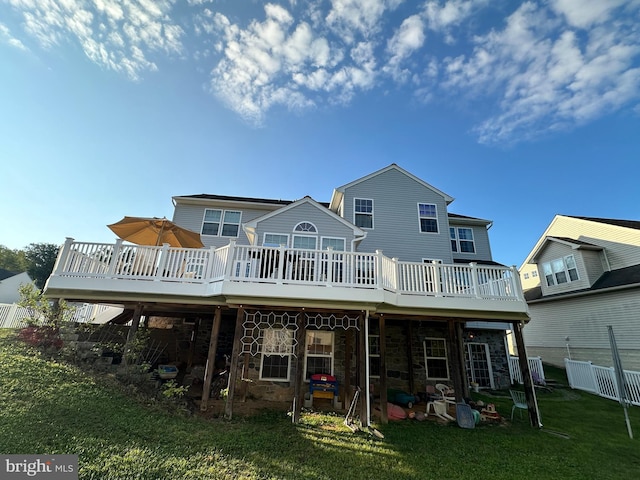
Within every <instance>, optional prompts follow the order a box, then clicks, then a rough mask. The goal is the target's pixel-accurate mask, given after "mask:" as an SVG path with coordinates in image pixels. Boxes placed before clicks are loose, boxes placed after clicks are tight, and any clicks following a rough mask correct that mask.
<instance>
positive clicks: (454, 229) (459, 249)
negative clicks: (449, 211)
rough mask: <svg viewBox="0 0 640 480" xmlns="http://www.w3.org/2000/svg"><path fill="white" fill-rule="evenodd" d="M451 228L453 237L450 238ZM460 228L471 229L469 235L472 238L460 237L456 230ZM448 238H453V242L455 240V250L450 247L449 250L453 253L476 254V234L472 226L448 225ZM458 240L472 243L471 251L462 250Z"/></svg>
mask: <svg viewBox="0 0 640 480" xmlns="http://www.w3.org/2000/svg"><path fill="white" fill-rule="evenodd" d="M451 229H453V233H454V235H455V238H451ZM460 229H465V230H471V236H472V237H473V239H472V240H468V239H466V238H465V239H460V232H458V230H460ZM449 240H453V241H454V242H456V250H453V249H451V251H452V252H453V253H459V254H461V255H477V254H478V249H477V248H476V236H475V234H474V233H473V228H469V227H449ZM460 242H471V243H473V252H463V251H462V248H460Z"/></svg>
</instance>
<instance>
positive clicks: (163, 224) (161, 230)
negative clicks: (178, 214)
mask: <svg viewBox="0 0 640 480" xmlns="http://www.w3.org/2000/svg"><path fill="white" fill-rule="evenodd" d="M165 220H166V219H165V218H163V219H162V226H161V227H160V231H159V232H158V238H157V239H156V247H157V246H158V245H160V239H161V238H162V232H164V226H165V224H166V221H165Z"/></svg>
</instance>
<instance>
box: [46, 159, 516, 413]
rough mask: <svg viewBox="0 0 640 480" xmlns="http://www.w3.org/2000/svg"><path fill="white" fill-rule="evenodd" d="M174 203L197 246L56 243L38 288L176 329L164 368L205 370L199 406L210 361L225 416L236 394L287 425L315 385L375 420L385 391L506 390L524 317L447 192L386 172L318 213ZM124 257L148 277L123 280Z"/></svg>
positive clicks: (310, 207)
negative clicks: (221, 367) (220, 381)
mask: <svg viewBox="0 0 640 480" xmlns="http://www.w3.org/2000/svg"><path fill="white" fill-rule="evenodd" d="M173 202H174V206H175V211H174V215H173V221H174V222H175V223H177V224H179V225H181V226H183V227H185V228H188V229H191V230H194V231H197V232H199V233H200V234H201V239H202V241H203V243H204V245H205V248H202V249H180V248H171V247H169V246H168V245H165V246H163V247H155V246H134V247H132V246H126V247H123V244H122V243H121V242H117V243H116V244H115V245H104V246H100V247H96V246H95V244H87V243H80V242H75V241H74V240H73V239H69V240H68V241H67V243H66V244H65V246H64V247H63V249H62V250H61V253H60V257H59V259H58V264H57V266H56V269H55V271H54V273H53V274H52V276H51V277H50V279H49V281H48V283H47V287H46V288H47V294H48V295H49V296H52V297H61V298H62V297H63V298H67V299H68V300H79V299H82V300H83V301H92V302H105V303H107V302H108V303H112V304H113V303H115V304H120V305H122V306H124V308H125V309H127V310H128V311H129V312H130V317H129V318H131V317H132V318H133V327H132V328H136V325H138V323H139V322H140V319H142V318H159V317H165V318H174V319H176V320H175V322H174V329H173V330H174V332H176V333H175V335H177V336H180V337H181V338H180V339H181V341H182V343H183V344H185V354H184V355H183V356H178V357H179V358H171V359H168V360H169V361H172V362H174V363H178V364H179V365H180V368H181V369H184V370H187V371H188V370H190V369H195V368H196V367H199V366H200V367H202V368H203V369H204V370H205V372H206V373H205V375H204V390H203V394H202V401H201V408H205V409H206V406H207V403H208V395H207V392H208V389H209V385H210V383H211V379H212V372H213V365H214V363H215V361H216V360H217V359H218V358H220V357H222V356H223V355H228V356H229V358H230V359H231V368H230V374H231V381H230V387H229V396H228V399H227V403H226V408H227V414H228V415H231V412H232V409H233V405H234V401H235V402H237V401H238V397H241V398H242V399H243V400H246V399H249V400H247V401H255V402H269V401H274V400H277V401H286V402H290V403H291V404H293V405H295V407H296V409H294V418H297V414H298V413H297V412H299V408H300V406H301V405H302V403H303V401H304V398H305V393H308V392H310V390H311V389H312V388H313V382H311V385H310V381H311V380H312V379H311V377H312V375H314V374H324V375H330V376H331V377H335V379H336V382H337V386H336V389H335V392H334V393H335V398H334V401H335V404H336V405H339V406H342V407H343V408H345V407H348V405H349V402H350V400H351V398H352V397H353V395H354V391H355V389H356V388H358V387H359V388H361V389H362V390H363V391H371V392H372V393H373V397H374V398H376V399H377V400H376V403H377V402H379V406H380V409H381V413H380V415H381V418H382V419H383V421H386V405H387V402H386V399H387V393H388V391H390V390H392V389H395V390H402V391H406V392H409V393H414V394H415V393H424V392H426V389H427V385H429V384H431V385H433V384H435V383H448V384H450V385H453V386H454V387H455V390H456V395H457V397H458V399H459V400H461V399H462V398H464V397H465V396H467V395H468V388H469V384H470V382H477V383H479V384H480V385H481V386H482V387H484V388H499V387H505V386H507V385H509V381H510V379H509V373H508V371H509V370H508V364H507V348H506V343H505V330H506V329H510V330H514V332H515V333H516V336H517V337H518V336H520V334H521V326H522V325H523V324H524V322H526V321H528V314H527V305H526V302H525V301H524V297H523V294H522V288H521V285H520V283H519V278H518V275H517V271H516V269H515V268H510V267H505V266H503V265H500V264H497V263H496V262H494V261H493V259H492V256H491V249H490V244H489V235H488V229H489V227H490V226H491V222H490V221H488V220H483V219H480V218H474V217H468V216H463V215H458V214H454V213H450V212H449V211H448V209H449V205H450V204H451V202H453V198H452V197H450V196H449V195H447V194H445V193H443V192H441V191H439V190H438V189H436V188H434V187H432V186H431V185H429V184H427V183H426V182H424V181H423V180H421V179H419V178H417V177H415V176H414V175H412V174H411V173H409V172H407V171H405V170H403V169H402V168H400V167H399V166H397V165H396V164H392V165H390V166H388V167H386V168H383V169H381V170H378V171H376V172H374V173H372V174H370V175H367V176H365V177H363V178H360V179H358V180H355V181H353V182H350V183H347V184H345V185H343V186H342V187H338V188H336V189H335V190H334V192H333V195H332V197H331V200H330V202H329V203H320V202H317V201H316V200H314V199H312V198H310V197H304V198H302V199H300V200H297V201H287V200H271V199H260V198H251V197H229V196H220V195H210V194H199V195H185V196H176V197H173ZM123 248H126V251H127V252H129V253H128V254H129V255H130V252H131V249H132V248H133V249H134V250H135V254H136V255H144V256H145V258H151V259H153V262H152V268H150V269H148V270H145V271H144V272H143V273H140V272H139V271H138V272H131V271H129V270H127V269H126V266H124V267H123V266H122V262H120V261H119V260H118V259H119V258H120V257H121V252H122V251H123ZM105 251H107V252H108V255H105V253H104V252H105ZM179 319H185V321H182V320H179ZM520 339H521V338H520ZM519 343H520V344H522V342H519ZM521 368H523V370H528V366H527V364H526V362H524V364H523V365H521ZM330 395H331V396H333V393H331V394H330ZM365 398H366V401H365V402H362V405H363V406H362V408H365V407H366V408H368V409H369V411H370V409H371V408H372V407H373V405H371V404H369V396H368V395H367V396H365ZM234 399H235V400H234ZM365 414H366V411H365V410H363V411H362V416H361V418H365Z"/></svg>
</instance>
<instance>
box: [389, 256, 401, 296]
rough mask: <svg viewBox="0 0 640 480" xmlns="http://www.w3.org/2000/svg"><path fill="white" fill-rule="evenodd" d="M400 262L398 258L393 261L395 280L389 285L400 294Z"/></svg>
mask: <svg viewBox="0 0 640 480" xmlns="http://www.w3.org/2000/svg"><path fill="white" fill-rule="evenodd" d="M398 261H399V259H398V257H393V258H392V259H391V265H393V278H392V279H391V281H390V282H389V283H390V287H391V288H393V291H394V292H398V291H399V290H400V265H399V264H398Z"/></svg>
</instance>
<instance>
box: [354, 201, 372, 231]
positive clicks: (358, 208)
mask: <svg viewBox="0 0 640 480" xmlns="http://www.w3.org/2000/svg"><path fill="white" fill-rule="evenodd" d="M353 212H354V213H353V216H354V219H353V223H355V224H356V227H360V228H373V200H371V199H369V198H356V199H354V208H353Z"/></svg>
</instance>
